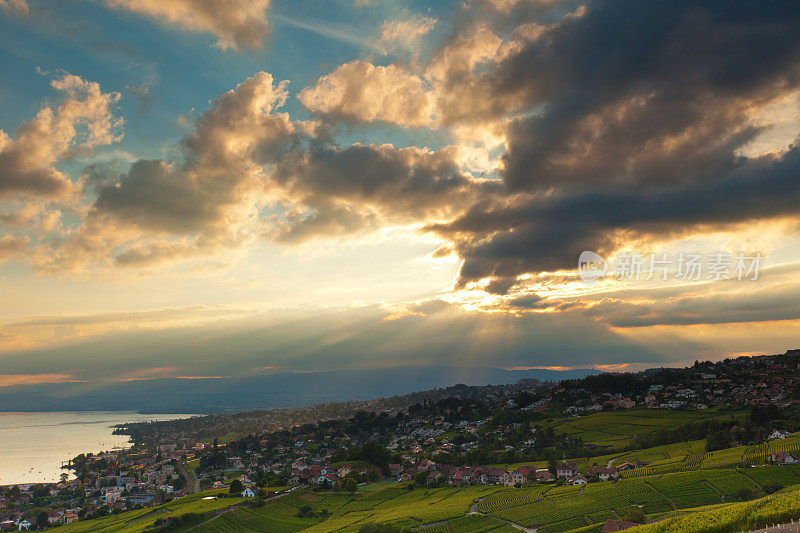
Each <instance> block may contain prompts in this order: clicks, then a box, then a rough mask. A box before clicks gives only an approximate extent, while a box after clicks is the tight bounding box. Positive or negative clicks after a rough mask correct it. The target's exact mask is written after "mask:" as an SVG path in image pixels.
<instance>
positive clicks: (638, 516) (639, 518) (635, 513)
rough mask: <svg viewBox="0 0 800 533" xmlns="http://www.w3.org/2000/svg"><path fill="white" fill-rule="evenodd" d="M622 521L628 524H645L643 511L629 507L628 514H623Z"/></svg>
mask: <svg viewBox="0 0 800 533" xmlns="http://www.w3.org/2000/svg"><path fill="white" fill-rule="evenodd" d="M624 520H627V521H628V522H636V523H637V524H644V523H645V516H644V511H642V510H641V509H640V508H638V507H631V508H630V509H628V512H627V513H625V518H624Z"/></svg>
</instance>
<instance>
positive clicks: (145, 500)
mask: <svg viewBox="0 0 800 533" xmlns="http://www.w3.org/2000/svg"><path fill="white" fill-rule="evenodd" d="M798 365H800V350H790V351H788V352H786V353H785V354H782V355H775V356H761V357H740V358H736V359H728V360H725V361H721V362H718V363H710V362H698V363H696V364H694V365H693V366H691V367H688V368H684V369H657V370H648V371H645V372H641V373H636V374H620V373H606V374H599V375H593V376H588V377H586V378H584V379H581V380H572V381H563V382H560V383H539V382H535V381H525V382H521V383H517V384H514V385H509V386H491V387H466V386H463V385H462V386H454V387H450V388H448V389H440V390H436V391H430V393H429V394H422V393H417V394H414V395H409V396H408V397H405V398H394V399H392V401H391V402H387V400H386V399H382V400H375V404H376V405H383V406H384V407H386V410H382V411H379V412H375V411H368V410H365V409H364V408H365V407H369V406H370V403H369V402H359V403H354V404H352V405H350V408H351V409H353V410H355V411H354V412H352V411H351V412H348V409H347V408H346V407H345V406H342V405H337V406H335V408H334V407H331V406H328V407H327V408H326V407H324V406H317V407H315V408H313V409H309V408H301V409H299V410H298V412H297V413H293V412H292V410H280V411H279V412H278V413H269V412H264V413H262V415H263V416H261V415H259V416H256V415H255V414H252V413H250V414H231V415H211V416H208V417H196V418H192V419H189V420H175V421H169V422H154V423H142V424H137V425H131V426H128V427H124V428H121V429H120V430H121V431H126V432H129V434H131V435H132V436H133V441H134V442H133V443H132V446H130V447H129V448H127V449H123V450H110V451H107V452H103V453H98V454H82V455H79V456H77V457H75V458H72V459H71V460H69V461H67V462H66V463H65V471H64V473H63V474H62V479H61V481H60V482H59V483H55V484H22V485H11V486H3V487H1V488H0V529H2V530H7V529H15V530H20V531H23V530H29V529H34V528H43V527H52V526H58V525H63V524H70V523H73V522H76V521H80V520H88V519H93V518H98V517H102V516H107V515H113V514H118V513H121V512H123V511H127V510H136V509H142V508H148V507H154V506H159V505H163V504H164V503H166V502H170V501H173V500H175V499H178V498H181V497H183V496H186V495H189V494H193V493H198V492H200V491H206V490H215V489H216V490H217V491H219V493H222V494H225V495H233V496H236V497H240V498H255V499H262V500H263V499H265V498H269V497H271V496H274V495H276V494H283V493H286V492H287V491H290V490H292V489H296V488H303V489H309V488H312V489H313V490H316V491H334V492H345V493H346V492H354V491H355V490H356V488H357V487H359V486H361V485H363V484H367V483H376V482H394V483H397V484H398V485H399V486H411V487H413V486H417V487H426V488H432V487H446V486H477V485H480V486H504V487H514V488H521V487H526V486H531V485H554V486H579V487H580V486H584V485H587V484H592V483H602V482H607V481H612V482H614V481H619V480H620V479H623V478H625V477H626V476H630V475H638V474H636V472H639V471H641V472H642V473H643V475H644V473H645V472H646V471H648V469H651V468H652V467H653V465H652V464H651V463H653V462H654V461H653V458H652V457H649V456H648V454H646V453H639V454H638V455H637V451H642V450H647V449H650V448H652V447H657V446H668V445H672V444H675V443H682V442H685V441H702V450H700V451H699V455H700V457H701V458H702V457H705V458H706V460H707V459H708V458H709V457H710V456H713V455H714V453H715V452H718V451H719V450H722V451H723V452H726V451H727V450H730V449H735V448H741V449H745V448H747V449H759V450H762V451H763V450H765V449H767V448H764V446H765V445H766V443H771V442H775V443H781V442H786V443H789V442H794V441H795V440H796V438H795V437H793V433H795V432H797V431H798V430H800V417H798V416H797V411H796V403H797V401H798V398H800V395H799V394H798V390H797V389H796V387H795V386H794V383H795V380H793V379H792V376H793V375H795V374H797V373H798V372H799V371H800V366H798ZM618 391H624V392H618ZM412 402H413V403H412ZM331 409H333V411H331ZM334 411H335V412H336V414H337V415H338V417H337V418H331V419H320V420H318V421H316V422H311V421H309V420H308V418H306V417H308V416H313V415H317V416H318V415H319V413H321V412H334ZM299 413H305V415H302V414H299ZM309 413H310V414H309ZM278 416H280V417H283V418H284V419H291V420H292V422H291V423H288V424H286V425H281V423H280V418H277V417H278ZM600 417H602V420H604V421H605V423H606V426H608V427H611V426H610V425H609V424H612V423H613V421H614V420H615V419H619V420H620V421H621V425H622V426H625V427H632V426H631V420H633V419H632V418H631V417H639V419H640V420H643V422H641V426H640V427H641V430H640V431H635V432H632V431H622V432H621V433H620V432H617V431H612V430H609V432H608V435H605V436H604V435H590V432H594V433H597V431H596V430H597V429H598V428H599V426H598V424H597V422H598V420H600V419H601V418H600ZM590 420H591V421H592V423H591V424H587V425H586V426H582V425H581V423H582V421H590ZM204 422H208V424H204ZM264 426H268V427H269V428H270V429H269V430H267V431H257V430H253V428H261V427H264ZM209 427H213V428H214V430H213V431H211V432H210V431H209ZM234 429H235V431H231V430H234ZM212 435H213V436H212ZM201 437H202V438H201ZM769 450H773V451H769ZM769 450H768V451H769V453H761V454H760V455H757V456H756V455H753V454H745V453H744V452H742V453H741V454H739V456H737V458H736V460H735V461H733V462H734V463H737V462H738V463H740V464H741V463H743V462H744V461H749V462H750V463H752V464H753V465H756V464H760V465H763V464H768V465H792V464H795V463H798V461H800V453H798V452H799V451H800V444H799V445H798V446H797V447H796V448H795V447H794V445H792V446H788V447H787V446H784V447H780V446H778V447H775V446H773V447H772V448H770V449H769ZM612 452H616V453H617V455H618V457H616V458H610V459H609V458H608V457H609V454H610V453H612ZM619 452H626V453H627V455H623V456H619ZM751 455H752V457H751ZM648 459H649V460H648ZM656 461H657V460H656Z"/></svg>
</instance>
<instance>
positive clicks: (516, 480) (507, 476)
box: [289, 459, 648, 487]
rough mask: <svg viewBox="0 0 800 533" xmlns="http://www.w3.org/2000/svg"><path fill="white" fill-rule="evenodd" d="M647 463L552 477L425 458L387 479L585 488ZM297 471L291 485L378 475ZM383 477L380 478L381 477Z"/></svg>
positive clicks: (397, 467) (565, 470)
mask: <svg viewBox="0 0 800 533" xmlns="http://www.w3.org/2000/svg"><path fill="white" fill-rule="evenodd" d="M647 464H648V463H646V462H637V463H636V464H634V463H627V462H626V463H622V464H620V465H618V466H615V467H611V466H608V467H599V466H590V467H589V468H588V470H587V472H586V474H585V475H584V474H581V473H579V472H578V468H577V466H576V465H575V463H572V462H568V461H562V462H561V463H559V464H558V466H557V467H556V469H555V474H554V473H552V472H551V471H550V470H549V469H547V468H537V467H535V466H530V465H522V466H519V467H517V468H515V469H514V470H505V469H503V468H499V467H495V466H453V465H448V464H437V463H435V462H434V461H431V460H428V459H422V460H420V461H418V462H415V463H412V464H410V465H408V466H405V467H404V466H403V465H401V464H390V465H389V474H390V476H391V477H392V478H393V479H395V480H397V481H400V482H407V481H417V480H419V479H420V474H421V473H422V474H423V475H424V479H425V482H426V483H428V484H434V483H436V484H441V483H447V484H450V485H467V484H482V485H506V486H509V487H513V486H518V485H523V484H526V483H549V482H552V481H556V480H558V479H562V478H563V479H564V481H565V482H566V483H568V484H571V485H584V484H586V483H588V481H589V479H588V478H592V477H596V478H597V479H599V480H601V481H608V480H609V479H612V478H614V479H616V478H618V477H619V476H620V472H622V471H625V470H631V469H634V468H637V467H641V466H645V465H647ZM297 466H299V468H297V469H295V470H294V471H293V472H292V476H291V477H290V478H289V483H290V484H291V485H292V486H298V485H316V484H325V483H327V484H329V485H331V486H334V485H335V484H336V483H338V482H339V481H340V480H341V479H343V478H345V477H346V476H348V475H349V474H350V473H351V472H358V473H360V474H361V475H366V474H368V473H369V472H370V471H374V472H375V474H376V476H381V473H380V470H378V469H366V468H360V469H359V468H355V467H352V466H351V465H344V466H342V467H340V468H338V469H337V468H333V467H331V466H330V465H326V466H319V465H310V466H306V465H304V464H298V465H297ZM381 477H382V476H381Z"/></svg>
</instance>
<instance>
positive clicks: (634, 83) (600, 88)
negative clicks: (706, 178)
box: [494, 0, 800, 188]
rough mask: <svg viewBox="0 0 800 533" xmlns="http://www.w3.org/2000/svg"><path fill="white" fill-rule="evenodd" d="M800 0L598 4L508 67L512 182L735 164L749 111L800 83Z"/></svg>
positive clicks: (623, 176) (619, 177) (503, 74)
mask: <svg viewBox="0 0 800 533" xmlns="http://www.w3.org/2000/svg"><path fill="white" fill-rule="evenodd" d="M798 27H800V6H798V4H797V3H796V2H781V1H778V2H769V3H767V4H764V3H760V2H729V1H716V2H685V1H674V0H661V1H654V2H640V1H636V0H630V1H614V2H609V1H606V2H593V3H590V4H589V5H588V9H587V10H586V12H585V14H584V15H583V16H577V17H568V18H566V19H564V21H562V22H561V23H559V24H557V25H554V26H553V27H552V29H550V30H549V31H547V32H546V33H545V34H544V35H543V36H542V38H540V39H538V40H536V41H534V42H533V43H531V44H529V45H528V46H526V47H525V48H524V49H523V50H521V51H520V52H519V53H517V54H513V55H511V56H510V57H509V58H507V59H506V60H505V61H503V62H502V63H501V64H499V65H498V67H497V70H496V72H495V74H494V86H495V87H496V89H497V92H498V93H499V94H505V93H511V94H518V95H520V96H519V97H520V98H523V99H525V101H527V102H528V103H529V104H532V105H544V106H545V107H544V111H543V112H542V113H541V114H534V115H533V116H530V117H528V118H525V119H521V120H519V121H517V122H516V123H515V124H514V126H513V127H512V129H511V136H510V150H509V151H508V153H507V154H506V155H505V161H506V164H507V173H506V180H507V182H508V183H509V185H510V186H511V187H512V188H523V187H528V186H547V185H553V184H555V185H562V184H564V183H565V182H598V181H599V182H614V181H623V180H624V181H632V182H663V181H667V182H675V181H682V180H688V179H692V178H694V177H696V174H697V173H703V174H707V172H706V171H707V170H714V169H724V168H725V167H726V166H727V165H730V163H731V160H732V158H733V150H734V149H735V148H737V147H739V146H741V145H742V144H744V143H745V142H747V141H748V140H750V138H752V136H753V135H754V133H755V129H754V128H752V127H750V126H748V124H747V122H748V121H747V119H748V116H747V111H748V109H749V108H750V107H751V106H756V105H759V104H760V103H762V102H763V101H765V100H769V99H771V98H774V97H776V96H779V95H781V94H783V93H784V92H785V91H786V90H789V89H791V88H795V87H797V85H798V81H799V80H800V77H799V75H800V71H798V58H800V46H798V45H800V33H798V31H797V28H798Z"/></svg>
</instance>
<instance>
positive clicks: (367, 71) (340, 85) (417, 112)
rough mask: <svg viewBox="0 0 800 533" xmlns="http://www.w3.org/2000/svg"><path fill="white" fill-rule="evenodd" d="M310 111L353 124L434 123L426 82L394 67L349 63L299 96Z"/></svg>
mask: <svg viewBox="0 0 800 533" xmlns="http://www.w3.org/2000/svg"><path fill="white" fill-rule="evenodd" d="M300 101H301V102H302V103H303V105H305V106H306V107H307V108H308V109H309V110H311V111H313V112H315V113H319V114H322V115H324V116H327V117H330V118H333V119H336V120H343V121H345V122H350V123H353V124H356V123H361V122H388V123H392V124H397V125H400V126H406V127H412V128H413V127H420V126H428V125H431V124H432V114H433V111H434V110H433V101H432V97H431V94H430V92H429V91H428V89H427V88H426V86H425V82H424V81H423V80H422V79H420V78H419V77H418V76H416V75H414V74H412V73H411V72H408V71H407V70H404V69H403V68H401V67H398V66H395V65H389V66H386V67H382V66H375V65H372V64H371V63H367V62H366V61H353V62H351V63H346V64H344V65H342V66H340V67H339V68H337V69H336V70H334V71H333V72H331V73H330V74H327V75H325V76H322V77H321V78H320V79H319V80H317V82H316V84H315V85H314V86H312V87H308V88H306V89H304V90H303V91H302V92H301V93H300Z"/></svg>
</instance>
